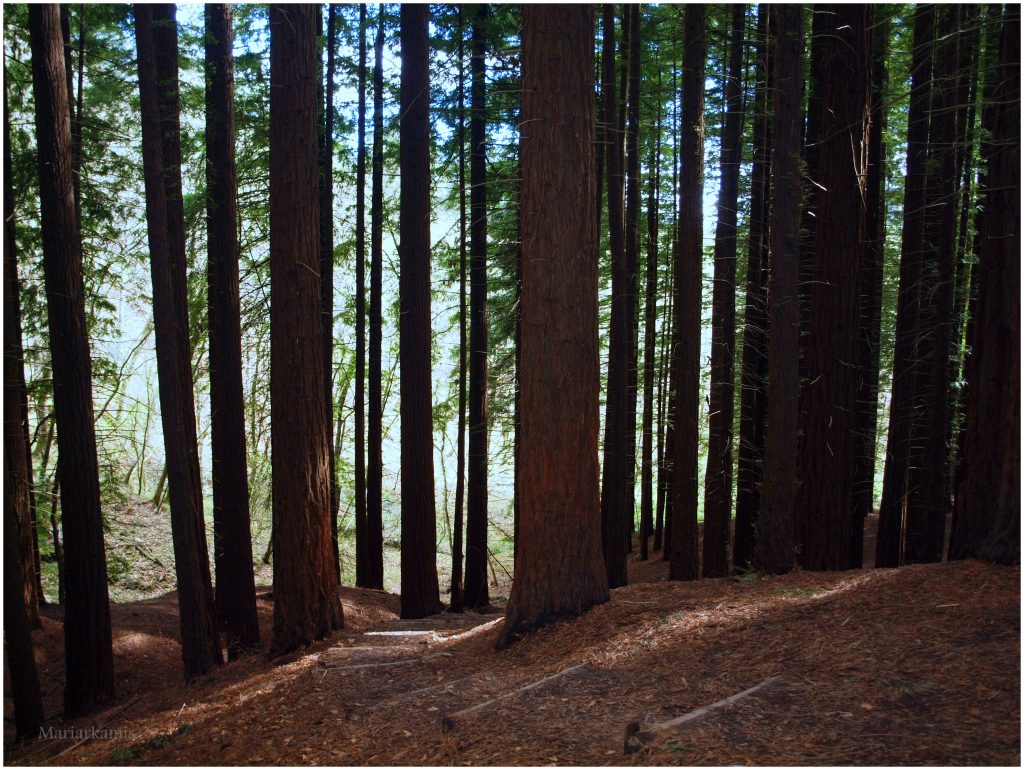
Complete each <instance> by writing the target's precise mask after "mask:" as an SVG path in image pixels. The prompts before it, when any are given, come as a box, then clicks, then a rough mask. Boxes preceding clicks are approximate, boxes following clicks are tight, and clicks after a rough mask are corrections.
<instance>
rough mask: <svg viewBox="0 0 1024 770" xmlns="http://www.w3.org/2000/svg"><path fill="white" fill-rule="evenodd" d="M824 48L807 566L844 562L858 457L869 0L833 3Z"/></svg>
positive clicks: (802, 507) (801, 547)
mask: <svg viewBox="0 0 1024 770" xmlns="http://www.w3.org/2000/svg"><path fill="white" fill-rule="evenodd" d="M829 10H830V11H831V13H830V14H829V17H828V18H829V25H830V27H829V31H828V34H827V36H826V41H827V42H826V50H825V53H824V55H823V66H824V67H825V73H824V75H823V77H824V79H825V83H826V84H827V89H826V93H825V96H824V98H823V100H822V110H823V113H822V137H823V138H822V142H821V146H820V156H819V160H820V183H821V185H822V188H823V189H821V190H819V191H818V196H817V211H816V220H817V234H816V238H815V263H814V275H815V281H814V284H813V286H812V287H811V292H810V297H811V320H810V329H811V331H812V334H811V340H812V343H811V344H809V346H808V351H807V376H808V378H809V380H808V387H807V391H806V393H805V401H804V406H805V407H806V408H805V432H804V442H803V447H802V449H801V453H800V478H801V479H802V481H803V483H802V486H801V487H800V489H799V490H798V492H797V496H796V509H795V511H796V533H797V545H798V551H799V554H800V561H801V563H802V564H803V566H804V567H806V568H808V569H848V568H849V567H850V566H851V563H852V560H851V557H850V536H849V533H850V527H851V519H852V515H853V514H852V511H853V484H852V473H851V468H852V467H853V465H854V463H855V462H856V435H855V433H854V429H855V427H856V425H855V423H854V420H853V412H854V410H855V406H856V387H855V380H854V378H853V377H852V376H851V371H850V370H851V369H853V368H855V367H856V363H855V362H856V349H857V329H858V319H859V315H860V272H861V264H862V259H861V237H862V234H863V214H864V184H865V172H866V160H867V157H866V150H867V138H868V137H867V136H866V134H865V125H866V124H865V117H866V114H867V111H868V110H867V106H868V101H869V96H870V69H871V67H870V63H871V40H872V21H873V10H872V9H871V7H870V6H859V5H858V6H854V5H846V6H843V5H837V6H830V7H829Z"/></svg>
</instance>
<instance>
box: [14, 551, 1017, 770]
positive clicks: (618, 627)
mask: <svg viewBox="0 0 1024 770" xmlns="http://www.w3.org/2000/svg"><path fill="white" fill-rule="evenodd" d="M665 566H666V565H665V563H664V562H661V561H652V562H648V563H646V564H642V563H638V562H634V561H632V560H631V568H632V571H633V572H632V579H633V581H634V584H632V585H630V586H628V587H626V588H622V589H618V590H616V591H613V592H612V600H611V602H610V603H609V604H606V605H603V606H601V607H597V608H595V609H594V610H592V611H591V612H589V613H587V614H586V615H585V616H583V617H582V618H578V619H575V620H567V621H563V622H561V623H558V624H555V625H552V626H550V627H547V628H545V629H542V630H540V631H538V632H536V633H534V634H531V635H530V636H529V637H527V638H526V639H524V640H522V641H521V642H519V643H518V644H516V645H514V646H513V647H512V648H511V649H510V650H507V651H504V652H501V653H498V652H495V651H494V642H495V639H496V638H497V634H498V632H499V630H500V623H501V620H500V619H499V618H500V615H498V614H495V615H489V616H486V615H485V616H480V615H477V616H474V615H467V616H465V617H459V616H437V617H435V618H432V619H429V620H427V621H421V622H415V621H414V622H410V621H399V620H398V619H397V618H396V611H397V608H398V605H397V597H395V596H392V595H389V594H385V593H383V592H374V591H362V590H357V589H347V588H346V589H343V590H342V598H343V601H344V603H345V613H346V620H347V622H348V624H349V628H348V629H346V631H345V632H344V633H343V634H338V635H336V636H335V637H334V638H332V639H331V640H329V641H326V642H323V643H320V644H317V645H314V646H313V647H311V648H309V649H308V650H306V651H305V652H304V654H303V655H302V656H301V657H299V658H298V659H297V660H294V661H293V662H290V663H287V664H285V665H278V666H274V665H272V663H271V662H270V661H268V660H267V659H266V658H265V657H264V656H262V655H255V656H251V657H248V658H246V659H243V660H241V661H238V662H235V663H232V664H230V665H227V666H225V667H224V668H223V669H222V670H220V671H218V672H216V673H215V674H213V675H211V676H209V677H206V678H205V679H203V680H201V681H199V682H196V683H193V684H192V685H185V684H184V683H182V682H181V681H180V676H181V662H180V650H179V649H178V644H177V642H176V641H175V637H176V635H177V618H176V602H175V599H174V596H173V595H170V596H167V597H163V598H161V599H156V600H150V601H144V602H136V603H133V604H122V605H115V606H114V627H115V653H116V667H117V674H118V698H119V700H118V704H116V705H115V707H114V708H113V709H110V710H109V711H107V712H105V713H101V714H97V715H95V716H93V717H91V718H87V719H83V720H79V721H78V722H75V723H73V725H71V726H73V727H77V728H80V729H88V728H91V727H92V726H96V727H97V728H98V729H105V730H108V731H115V730H116V731H120V732H118V733H117V735H116V737H114V738H113V739H93V740H86V741H85V742H83V743H81V744H79V745H77V746H76V745H75V743H76V741H75V740H74V739H63V740H43V741H37V742H35V743H34V744H32V745H29V746H28V747H26V748H24V749H21V750H20V751H18V752H15V753H11V752H10V750H9V748H10V747H5V758H6V759H7V761H8V762H10V763H12V764H51V763H54V764H111V763H112V764H151V765H177V764H345V765H349V764H366V765H424V764H427V765H435V764H470V765H487V764H579V765H620V764H648V765H679V764H682V765H689V764H716V765H719V764H722V765H726V764H749V763H753V764H771V765H808V764H815V765H821V764H826V765H828V764H1005V765H1018V764H1019V762H1020V570H1019V568H1014V569H1010V568H1003V567H995V566H991V565H987V564H983V563H981V562H973V561H972V562H959V563H951V564H941V565H923V566H912V567H905V568H902V569H899V570H856V571H851V572H846V573H807V572H795V573H792V574H790V575H787V576H784V577H772V578H761V579H757V578H756V577H753V576H752V577H750V578H743V579H733V578H730V579H720V580H704V581H699V582H695V583H669V582H666V581H664V579H663V578H664V571H665ZM637 581H656V582H637ZM270 611H271V604H270V601H269V599H268V598H267V595H266V593H265V592H263V593H262V595H261V598H260V614H261V619H262V620H263V621H264V633H266V634H269V628H268V627H267V621H269V614H270ZM364 632H369V633H364ZM382 632H383V633H382ZM397 632H404V633H397ZM60 635H61V628H60V623H59V621H58V620H57V619H56V616H55V615H53V614H52V613H50V614H49V617H48V619H47V620H46V621H45V625H44V629H43V630H42V631H41V632H37V643H38V644H39V658H40V662H41V665H42V670H43V687H44V691H46V692H47V698H46V703H47V715H48V716H56V715H57V714H59V711H60V697H61V692H60V690H61V687H60V678H61V675H62V672H61V667H62V657H63V655H62V649H61V639H60ZM579 664H587V665H586V666H585V667H583V668H581V669H577V670H576V671H574V672H573V673H572V674H571V675H567V676H564V677H561V678H559V679H556V680H554V681H552V682H549V683H546V684H542V685H540V686H538V687H536V688H534V689H532V690H530V691H528V692H523V693H519V694H517V695H515V696H513V697H511V698H507V699H505V700H503V701H501V702H500V703H496V704H493V705H491V706H488V707H485V708H482V709H479V710H477V711H475V712H473V713H471V714H467V715H465V716H461V717H459V718H457V719H456V727H455V729H454V730H452V731H451V732H442V730H441V726H440V722H441V717H442V716H444V715H449V714H453V713H454V712H457V711H459V710H461V709H465V708H467V707H471V706H474V705H477V704H480V703H484V702H486V701H488V700H490V699H492V698H495V697H498V696H501V695H505V694H508V693H511V692H513V691H515V690H516V689H517V688H519V687H521V686H523V685H525V684H528V683H531V682H535V681H537V680H539V679H541V678H543V677H544V676H547V675H550V674H552V673H555V672H558V671H562V670H564V669H567V668H569V667H572V666H575V665H579ZM772 675H776V676H780V677H782V678H783V679H784V680H785V681H784V686H782V687H779V688H770V689H768V690H766V691H765V692H763V693H759V694H758V695H757V696H751V697H749V698H747V699H745V700H743V701H740V702H738V703H736V704H735V705H733V706H731V707H729V708H726V709H724V710H722V711H717V712H715V713H714V714H713V715H711V716H710V717H709V718H707V719H705V720H703V721H701V722H700V723H698V724H697V725H696V726H694V727H692V728H691V729H689V730H687V731H685V732H683V733H681V734H679V735H666V736H665V737H664V739H663V740H657V741H655V742H654V743H652V744H651V745H650V746H648V747H646V748H644V749H642V750H641V751H640V752H639V753H637V754H632V755H628V756H627V755H624V754H623V751H622V747H623V734H624V730H625V726H626V725H627V724H628V723H629V722H632V721H639V722H640V723H641V724H642V725H648V724H651V723H655V722H660V721H663V720H667V719H671V718H673V717H676V716H679V715H681V714H685V713H686V712H688V711H691V710H693V709H696V708H698V707H701V706H706V705H708V704H711V703H714V702H715V701H718V700H720V699H722V698H724V697H727V696H729V695H732V694H734V693H737V692H739V691H741V690H744V689H746V688H748V687H750V686H752V685H754V684H757V683H758V682H760V681H762V680H764V679H765V678H766V677H769V676H772ZM9 707H10V704H9V702H5V714H6V715H7V716H8V717H9V716H10V710H9ZM54 724H55V725H56V726H57V727H62V726H63V727H67V726H66V725H61V724H60V722H59V719H55V721H54ZM9 726H10V719H9V718H8V719H7V720H5V728H9ZM5 732H6V731H5ZM72 747H73V748H72ZM69 749H70V750H69ZM61 752H66V753H61Z"/></svg>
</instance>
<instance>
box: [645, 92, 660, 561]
mask: <svg viewBox="0 0 1024 770" xmlns="http://www.w3.org/2000/svg"><path fill="white" fill-rule="evenodd" d="M654 136H655V140H654V146H653V147H652V148H651V155H650V159H649V161H648V189H647V265H646V268H647V270H646V273H647V274H646V286H645V292H644V412H643V445H642V447H641V450H640V452H641V465H640V559H641V560H642V561H646V560H647V558H648V556H649V547H648V543H647V540H648V538H649V537H650V536H651V532H652V531H653V530H654V503H655V496H654V489H653V487H654V466H655V458H654V430H655V426H654V388H655V372H654V369H655V366H656V362H655V360H654V349H655V345H656V342H657V331H656V328H655V322H656V321H657V317H658V189H659V186H660V183H661V172H660V169H659V165H658V160H659V158H660V156H661V110H660V109H659V110H658V117H657V119H656V120H655V128H654ZM659 407H660V403H659ZM659 417H660V414H659ZM659 423H660V419H659ZM658 430H659V434H658V455H659V456H658V461H659V464H660V459H661V457H660V455H661V449H662V447H661V433H660V424H659V426H658ZM659 491H660V490H659Z"/></svg>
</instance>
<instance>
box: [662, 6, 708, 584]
mask: <svg viewBox="0 0 1024 770" xmlns="http://www.w3.org/2000/svg"><path fill="white" fill-rule="evenodd" d="M706 17H707V8H706V7H704V6H702V5H688V6H686V12H685V22H684V31H683V116H682V125H681V126H680V129H679V130H680V134H681V139H680V155H681V158H682V170H681V172H680V189H679V250H678V253H677V255H676V280H675V295H676V300H675V301H676V307H677V309H678V310H677V313H676V326H675V327H674V330H673V335H674V338H675V339H676V340H677V341H678V345H677V348H676V349H677V350H678V357H677V358H676V371H677V373H678V377H677V379H676V385H677V389H676V394H675V428H674V434H675V435H674V440H675V451H674V452H673V453H672V539H671V540H670V541H669V545H670V548H671V556H670V559H669V579H671V580H695V579H697V577H699V575H700V572H699V564H698V562H699V555H698V552H697V436H698V426H697V420H698V415H699V412H700V404H699V392H700V382H699V381H700V308H701V263H702V261H703V249H702V244H703V231H702V226H701V223H702V204H703V195H702V193H703V189H704V132H703V125H704V61H705V59H706V58H707V56H706V54H707V37H706Z"/></svg>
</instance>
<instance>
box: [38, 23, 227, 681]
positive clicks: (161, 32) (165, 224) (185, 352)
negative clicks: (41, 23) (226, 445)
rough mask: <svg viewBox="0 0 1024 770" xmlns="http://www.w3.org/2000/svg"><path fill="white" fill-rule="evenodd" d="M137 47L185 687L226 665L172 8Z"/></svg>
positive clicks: (142, 29) (140, 33) (144, 29)
mask: <svg viewBox="0 0 1024 770" xmlns="http://www.w3.org/2000/svg"><path fill="white" fill-rule="evenodd" d="M135 37H136V44H137V46H138V62H139V101H140V106H141V110H142V153H143V156H142V157H143V170H144V172H145V182H146V221H147V225H148V234H149V250H150V268H151V273H152V281H153V326H154V329H155V333H156V354H157V374H158V377H159V383H160V415H161V419H162V422H163V433H164V450H165V453H166V456H167V483H168V488H169V495H170V502H171V537H172V540H173V542H174V568H175V576H176V578H177V589H178V608H179V623H180V627H181V654H182V659H183V662H184V666H185V678H186V679H194V678H195V677H198V676H202V675H203V674H206V673H208V672H209V671H211V670H212V669H213V668H214V666H216V665H218V664H220V663H221V662H222V658H221V649H220V641H219V639H218V635H217V621H216V613H215V610H214V599H213V586H212V583H211V580H210V561H209V554H208V551H207V546H206V525H205V521H204V518H203V493H202V485H201V482H200V479H199V450H198V442H197V436H196V420H195V401H194V397H193V391H192V384H193V380H192V353H191V349H190V344H189V337H188V328H189V327H188V282H187V277H186V263H185V220H184V208H183V201H182V193H181V147H180V138H179V129H178V32H177V23H176V21H175V9H174V6H173V5H169V6H168V5H145V4H141V3H140V4H137V5H136V6H135ZM58 436H59V429H58ZM62 467H66V465H64V466H62ZM66 486H67V485H66V484H65V485H64V487H65V491H66Z"/></svg>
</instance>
